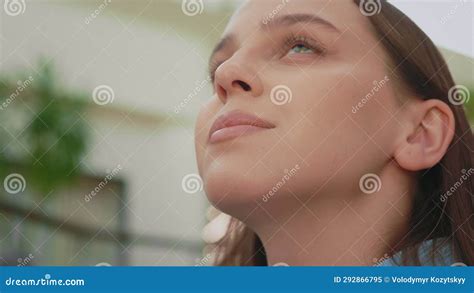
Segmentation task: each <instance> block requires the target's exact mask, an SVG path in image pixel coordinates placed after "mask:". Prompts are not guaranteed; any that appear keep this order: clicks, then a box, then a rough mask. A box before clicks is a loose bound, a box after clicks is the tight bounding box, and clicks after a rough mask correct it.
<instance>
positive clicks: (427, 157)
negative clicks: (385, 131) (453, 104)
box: [394, 99, 455, 171]
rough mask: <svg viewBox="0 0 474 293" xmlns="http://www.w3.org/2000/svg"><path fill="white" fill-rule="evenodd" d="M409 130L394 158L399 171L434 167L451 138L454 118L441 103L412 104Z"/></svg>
mask: <svg viewBox="0 0 474 293" xmlns="http://www.w3.org/2000/svg"><path fill="white" fill-rule="evenodd" d="M409 120H410V127H407V131H406V133H405V134H404V139H403V140H402V143H400V144H399V146H398V147H397V149H396V151H395V154H394V158H395V160H396V161H397V163H398V164H399V165H400V167H402V168H404V169H406V170H409V171H419V170H423V169H427V168H431V167H433V166H434V165H436V164H437V163H438V162H439V161H440V160H441V158H442V157H443V156H444V155H445V153H446V151H447V149H448V147H449V144H450V143H451V141H452V139H453V136H454V127H455V125H454V115H453V112H452V111H451V109H450V108H449V106H448V105H447V104H446V103H444V102H442V101H441V100H435V99H432V100H427V101H422V102H420V103H416V104H415V106H414V108H413V111H412V112H411V115H410V117H409Z"/></svg>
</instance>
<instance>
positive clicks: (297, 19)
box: [261, 13, 340, 33]
mask: <svg viewBox="0 0 474 293" xmlns="http://www.w3.org/2000/svg"><path fill="white" fill-rule="evenodd" d="M297 23H312V24H320V25H323V26H326V27H327V28H329V29H331V30H333V31H336V32H339V33H340V31H339V29H338V28H337V27H335V26H334V25H333V24H332V23H330V22H329V21H327V20H325V19H324V18H322V17H320V16H318V15H315V14H306V13H296V14H286V15H282V16H279V17H276V18H274V19H273V20H271V21H269V22H262V24H261V27H262V28H263V29H265V28H277V27H281V26H290V25H295V24H297Z"/></svg>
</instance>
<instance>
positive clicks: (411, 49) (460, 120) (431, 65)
mask: <svg viewBox="0 0 474 293" xmlns="http://www.w3.org/2000/svg"><path fill="white" fill-rule="evenodd" d="M353 1H354V3H355V4H356V5H358V6H359V5H361V4H364V0H362V1H361V0H353ZM361 2H362V3H361ZM379 3H380V4H381V5H380V7H379V8H380V12H378V13H376V14H374V15H372V16H368V18H369V20H370V22H371V23H372V26H373V30H374V32H375V35H376V37H377V38H378V39H379V41H380V43H381V44H382V46H383V47H384V48H385V51H386V53H387V54H388V56H389V59H390V61H391V63H392V64H393V65H395V68H396V74H397V75H398V76H399V79H400V80H401V83H402V84H403V85H404V86H405V87H407V88H408V89H410V91H411V92H414V93H415V94H416V95H417V96H419V97H421V98H423V99H439V100H441V101H443V102H445V103H446V104H448V105H449V107H450V108H451V110H452V111H453V113H454V119H455V133H454V138H453V141H452V142H451V144H450V146H449V148H448V150H447V152H446V154H445V155H444V157H443V158H442V160H441V161H440V162H439V163H438V164H436V165H435V166H434V167H432V168H430V169H427V170H423V171H421V172H419V175H418V176H419V180H418V186H417V192H416V193H415V195H414V199H413V209H412V214H411V218H410V227H409V231H408V232H407V233H406V235H405V236H404V237H403V239H401V240H400V243H399V244H398V245H397V250H398V249H399V250H403V251H404V252H403V255H402V259H403V264H405V265H419V264H420V260H419V255H418V247H419V245H420V244H421V243H422V242H423V241H425V240H429V239H444V240H449V241H450V243H452V247H451V250H452V252H453V255H454V256H455V257H456V258H457V259H459V260H461V261H462V262H463V263H465V264H467V265H474V244H473V239H474V225H473V220H474V217H473V214H474V203H473V194H474V193H473V191H474V189H473V181H472V180H471V178H470V176H465V173H466V172H469V175H470V172H471V171H474V170H472V168H471V167H472V157H471V154H472V151H471V150H474V144H473V135H472V132H471V128H470V125H469V123H468V120H467V119H466V115H465V113H464V109H463V107H462V105H458V103H451V102H450V100H449V98H448V95H449V94H452V95H456V92H453V91H452V90H451V93H450V89H453V88H454V87H455V83H454V80H453V77H452V76H451V73H450V71H449V69H448V67H447V64H446V62H445V60H444V58H443V57H442V56H441V54H440V52H439V51H438V49H437V48H436V46H435V45H434V44H433V42H432V41H431V39H430V38H429V37H428V36H427V35H426V34H425V33H424V32H423V31H422V30H421V29H420V28H419V27H418V26H417V25H416V24H415V23H414V22H412V21H411V20H410V18H408V17H407V16H406V15H405V14H403V13H402V12H401V11H399V10H398V9H397V8H395V7H394V6H392V5H391V4H390V3H388V2H386V1H385V0H381V1H380V2H379ZM361 9H362V8H361ZM463 176H464V177H463ZM460 178H467V179H465V180H463V182H462V185H461V186H459V180H460ZM454 187H456V188H454ZM448 191H450V192H449V193H447V192H448ZM446 194H449V196H445V195H446ZM444 240H443V241H444ZM441 244H443V243H441ZM437 245H439V243H435V246H433V249H432V251H431V255H432V256H433V257H434V255H435V251H436V249H437V248H436V246H437ZM395 252H397V251H395V250H394V251H391V254H393V253H395ZM216 254H217V255H216V256H217V261H216V264H217V265H251V266H252V265H253V266H264V265H267V259H266V256H265V250H264V248H263V245H262V242H261V241H260V239H259V238H258V236H257V235H256V234H255V233H254V232H253V231H251V230H250V229H249V228H247V227H246V226H245V225H244V224H243V223H241V222H240V221H238V220H237V219H232V220H231V222H230V224H229V228H228V231H227V234H226V236H224V238H223V239H222V240H221V241H220V242H219V243H218V244H217V250H216Z"/></svg>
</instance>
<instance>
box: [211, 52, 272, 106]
mask: <svg viewBox="0 0 474 293" xmlns="http://www.w3.org/2000/svg"><path fill="white" fill-rule="evenodd" d="M214 86H215V90H216V93H217V96H218V97H219V99H220V100H221V101H222V103H223V104H225V103H226V102H227V100H228V98H229V97H231V96H239V95H248V96H252V97H259V96H261V95H262V93H263V85H262V81H261V79H260V77H259V74H258V72H257V71H256V70H255V69H254V67H253V66H250V65H249V61H248V60H244V59H243V58H241V57H238V56H237V57H236V56H235V55H234V57H232V58H230V59H228V60H227V61H225V62H224V63H222V64H221V65H220V66H219V67H218V68H217V70H216V73H215V85H214Z"/></svg>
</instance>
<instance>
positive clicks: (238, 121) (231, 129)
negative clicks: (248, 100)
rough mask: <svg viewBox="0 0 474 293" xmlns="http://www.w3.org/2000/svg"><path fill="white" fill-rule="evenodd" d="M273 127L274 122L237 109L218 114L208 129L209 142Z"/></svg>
mask: <svg viewBox="0 0 474 293" xmlns="http://www.w3.org/2000/svg"><path fill="white" fill-rule="evenodd" d="M272 128H275V124H273V123H271V122H269V121H266V120H264V119H262V118H260V117H257V116H255V115H252V114H249V113H245V112H242V111H239V110H234V111H230V112H227V113H225V114H223V115H221V116H219V117H218V118H217V119H216V120H215V121H214V123H213V124H212V126H211V130H210V131H209V143H217V142H220V141H225V140H229V139H232V138H236V137H240V136H242V135H246V134H249V133H253V132H255V131H261V130H266V129H272Z"/></svg>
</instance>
